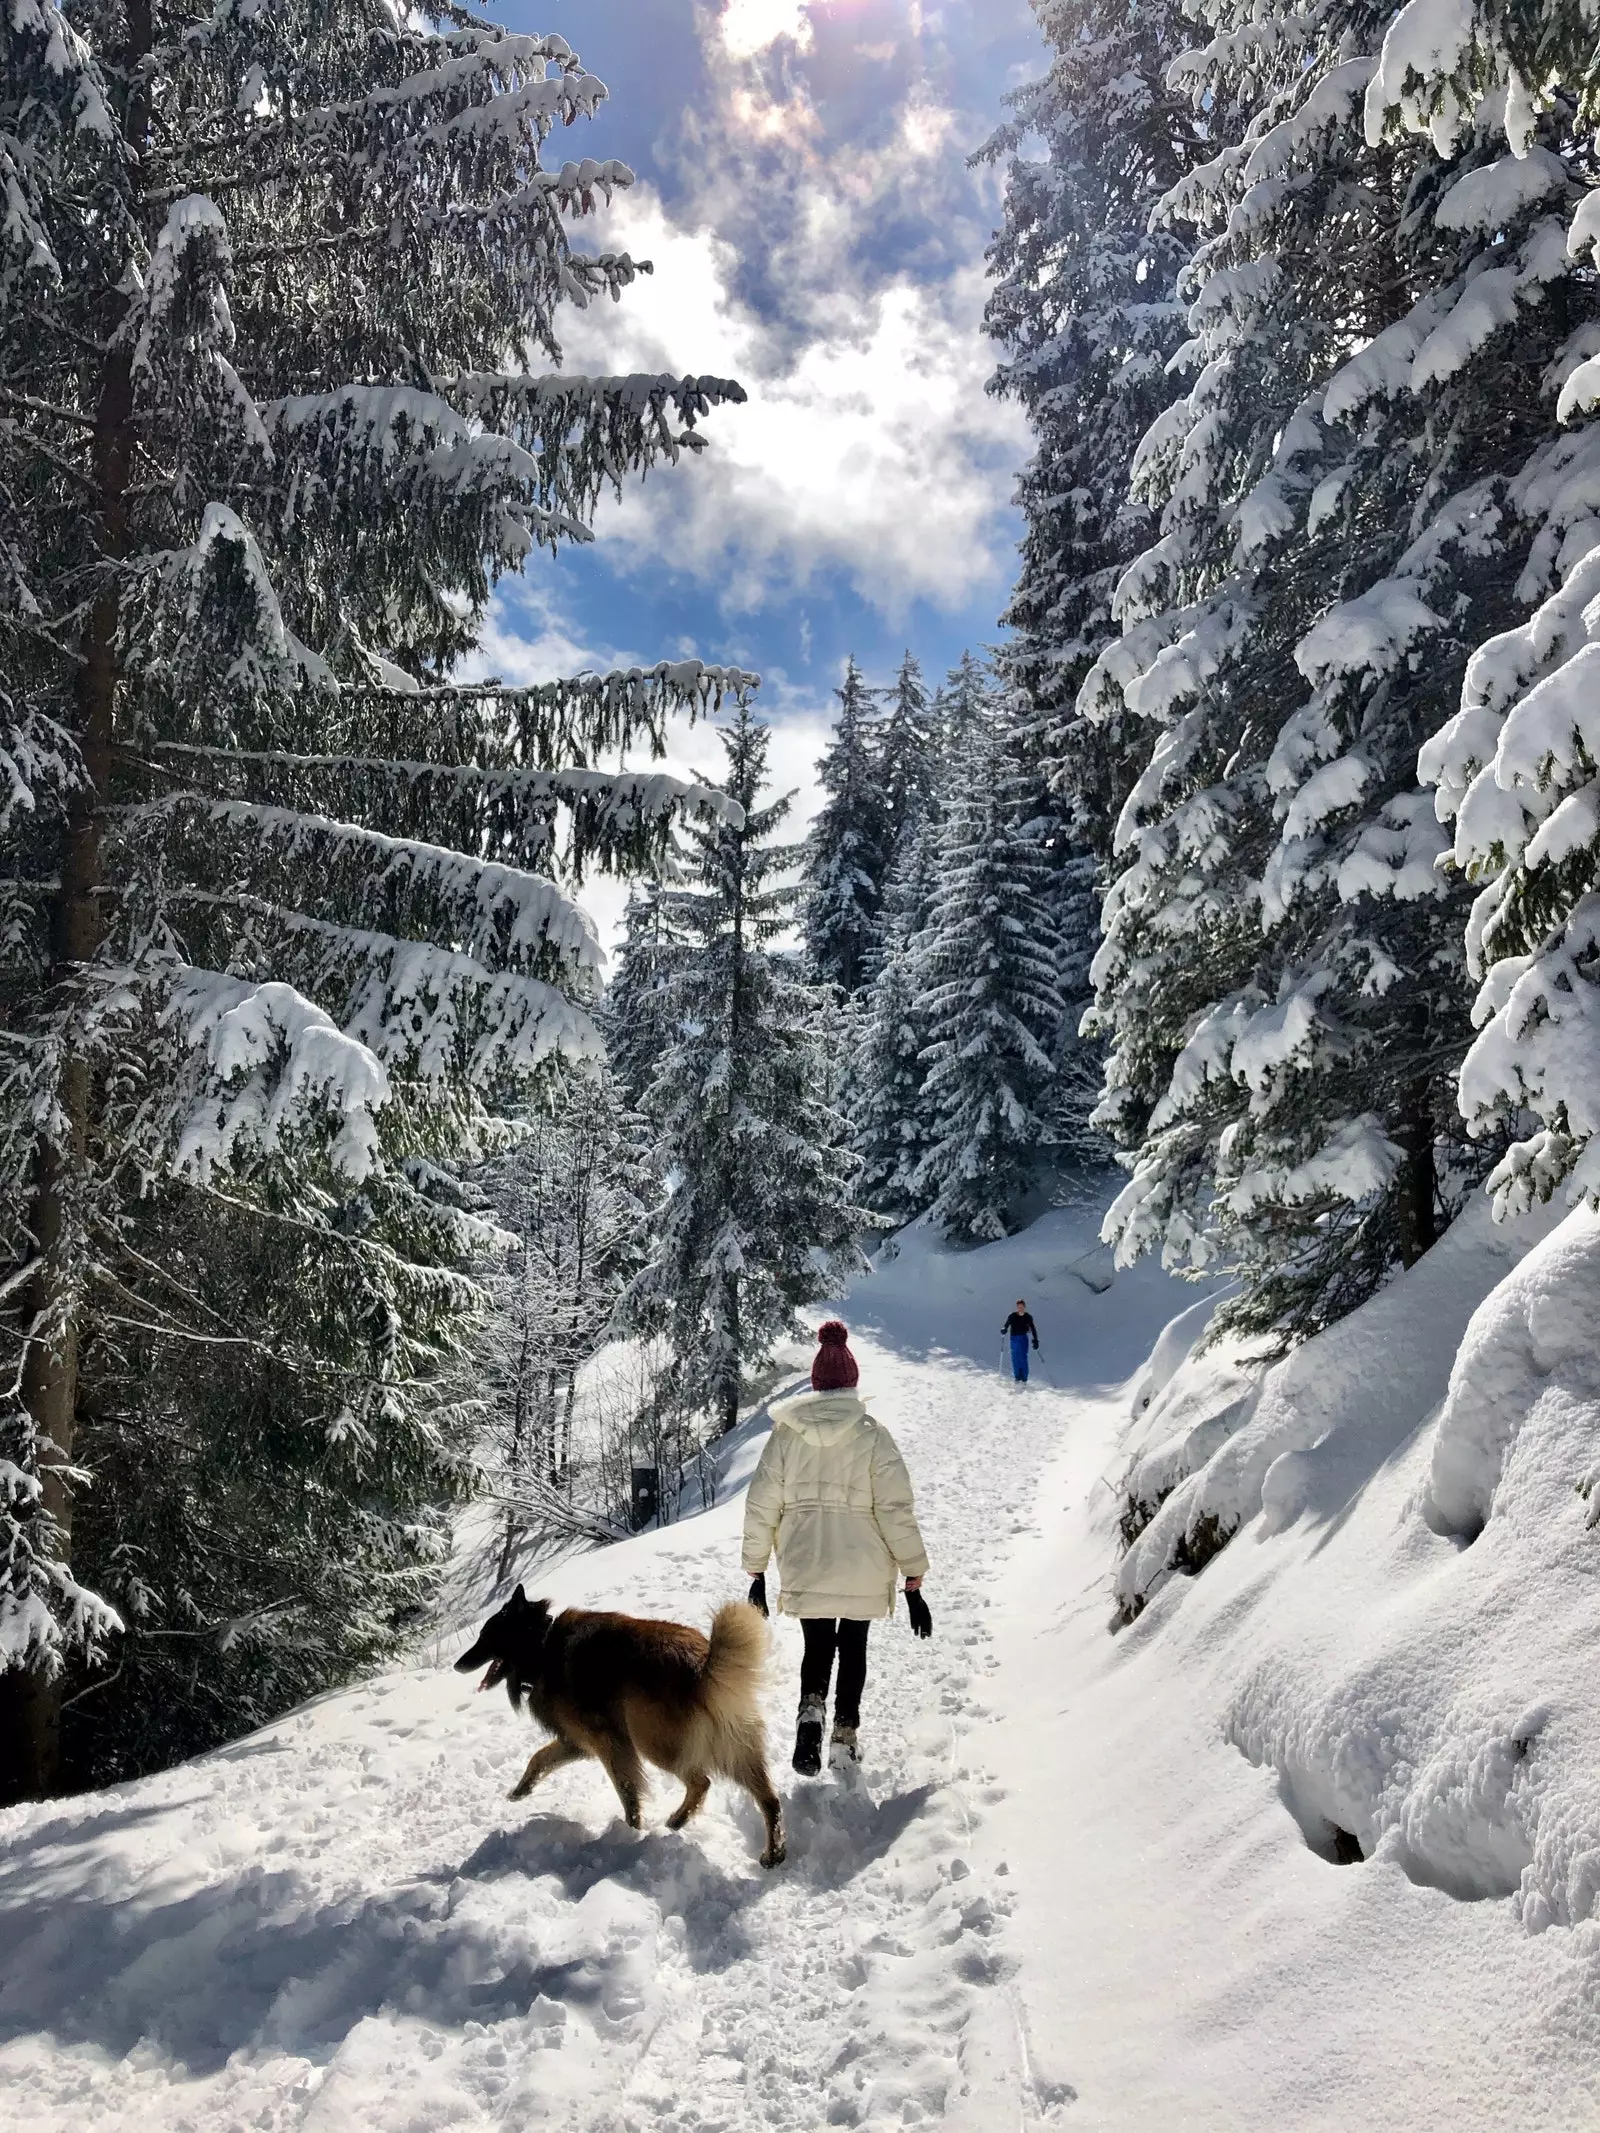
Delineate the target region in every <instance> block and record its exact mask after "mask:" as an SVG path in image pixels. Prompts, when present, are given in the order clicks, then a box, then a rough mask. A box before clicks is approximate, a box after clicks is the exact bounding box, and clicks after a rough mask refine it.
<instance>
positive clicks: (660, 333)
mask: <svg viewBox="0 0 1600 2133" xmlns="http://www.w3.org/2000/svg"><path fill="white" fill-rule="evenodd" d="M909 116H910V107H908V123H909ZM918 123H919V124H920V123H923V122H922V121H918ZM922 138H923V139H925V138H926V135H924V136H923V137H922ZM907 152H908V153H920V152H924V151H923V149H922V147H921V143H920V141H919V143H918V145H917V147H916V148H912V147H911V146H910V144H909V143H908V144H907ZM808 206H809V207H810V209H811V210H812V212H813V214H814V216H815V218H816V226H815V227H814V228H813V230H812V231H811V233H810V242H811V248H812V249H813V250H816V249H820V250H822V251H824V252H826V251H827V250H828V249H830V233H829V231H828V229H827V227H826V224H827V221H828V219H829V212H830V211H829V207H828V204H827V202H826V200H825V199H824V198H822V197H813V198H812V199H811V200H810V201H809V202H808ZM603 241H604V242H605V243H606V244H607V245H612V244H616V245H620V246H625V247H626V248H627V249H628V250H629V251H632V252H634V253H635V254H636V255H638V256H641V257H644V258H649V259H651V260H652V261H653V262H654V266H655V272H654V274H653V276H651V277H649V278H648V279H645V280H642V281H639V282H636V283H635V284H634V285H633V287H632V288H631V289H630V290H629V291H628V292H627V294H626V296H625V297H624V299H623V302H622V304H621V306H620V307H616V308H613V307H612V306H610V305H604V306H595V307H594V308H592V309H591V310H590V311H588V312H587V313H584V314H580V315H579V316H578V317H577V318H576V319H575V321H574V323H573V324H572V325H571V326H569V328H568V331H567V345H568V360H569V362H572V363H574V364H576V365H578V366H579V367H582V368H587V369H606V370H647V371H650V370H665V371H672V372H674V373H681V372H683V371H685V370H694V371H712V372H716V373H718V374H720V375H723V376H731V377H736V378H738V379H739V380H740V382H741V383H742V384H743V385H744V386H745V388H746V390H747V391H748V393H749V395H750V399H749V403H748V404H747V405H746V406H744V407H740V408H728V409H721V410H718V411H717V412H716V413H715V414H714V415H713V417H712V418H711V419H710V421H709V422H708V424H707V429H706V434H707V436H708V437H709V438H710V440H711V443H710V448H709V450H707V451H706V452H705V453H703V454H702V455H701V456H700V458H699V459H698V461H697V462H696V463H695V464H694V465H692V466H687V467H683V468H680V469H677V470H675V471H674V472H672V473H670V474H668V475H667V476H666V477H665V478H664V479H662V480H659V481H652V482H650V483H647V484H646V485H644V486H643V487H642V488H635V489H632V490H630V491H629V492H628V493H627V495H626V496H625V498H624V501H623V503H622V504H621V505H620V507H616V508H607V510H606V511H605V512H604V514H603V517H602V519H601V520H600V522H599V525H598V529H597V530H598V531H599V532H600V535H601V537H602V538H603V539H605V540H607V541H608V542H609V543H610V544H611V545H612V548H613V550H614V551H615V550H616V549H618V548H620V549H621V550H623V551H624V561H626V559H627V556H628V555H629V554H631V556H633V557H635V558H639V559H643V558H645V557H653V558H656V559H658V560H659V559H663V558H670V560H671V562H672V563H673V564H674V566H675V567H677V568H679V569H683V570H687V571H690V572H692V573H693V574H695V575H696V576H699V577H701V578H703V579H705V580H706V581H707V582H708V584H714V585H715V586H716V588H717V590H718V593H719V595H720V597H721V598H722V599H723V600H724V601H726V602H727V603H728V604H730V605H732V606H735V607H737V606H751V605H754V604H755V603H756V602H758V601H760V600H762V599H766V598H770V597H772V596H773V595H774V594H778V593H782V592H786V591H789V592H792V591H799V590H800V589H802V588H804V587H805V586H807V585H809V584H810V583H811V582H812V581H813V579H814V578H815V577H816V576H817V574H818V573H819V572H823V571H827V570H831V569H840V570H843V571H844V573H845V574H846V575H847V577H848V578H849V580H850V582H851V583H852V585H853V586H854V588H855V590H856V591H857V592H858V593H859V594H860V595H861V597H862V598H863V599H864V600H866V601H867V602H869V603H870V604H871V605H873V606H875V607H877V608H879V609H880V610H881V611H883V612H884V613H886V614H888V615H890V616H892V617H896V618H898V617H899V616H900V615H901V614H903V613H904V611H905V609H906V608H907V607H908V606H909V604H910V603H911V601H912V600H914V599H924V600H928V601H931V602H933V603H934V604H936V605H938V606H940V607H944V608H947V609H954V608H958V607H961V606H963V605H965V604H966V603H967V601H968V600H969V599H970V598H971V597H972V594H973V592H974V590H975V588H976V586H978V585H981V584H982V583H983V582H984V581H985V580H993V581H994V582H995V583H996V584H997V585H998V583H999V582H1000V581H1001V579H1002V578H1003V575H1004V573H1005V572H1006V571H1007V570H1008V569H1009V568H1010V563H1011V538H1012V536H1011V532H1010V529H1009V527H1008V526H1007V525H1005V523H1004V521H1003V520H1002V519H1001V517H1000V514H1001V512H1002V510H1003V507H1004V506H1005V503H1006V501H1007V498H1008V496H1009V493H1010V489H1011V484H1012V479H1013V470H1014V469H1015V468H1016V467H1017V466H1018V465H1019V464H1020V463H1021V459H1022V456H1023V455H1024V453H1025V452H1026V448H1027V445H1026V433H1025V430H1024V428H1023V425H1022V422H1021V418H1020V416H1019V415H1018V414H1017V413H1016V411H1015V410H1014V409H1013V408H1012V407H1011V406H1010V405H1008V404H1004V403H997V402H995V401H994V400H992V399H990V398H989V397H988V395H987V394H986V393H985V391H984V381H985V379H986V378H987V376H988V375H989V372H990V370H991V369H992V367H993V352H992V350H991V349H990V347H989V345H988V343H987V342H986V340H985V339H984V338H983V336H982V332H981V327H980V317H981V311H982V303H983V280H982V270H981V267H980V266H979V265H978V264H977V263H974V264H973V265H971V266H970V267H968V268H966V269H965V270H963V271H961V272H958V273H956V274H953V275H951V276H949V277H947V278H945V279H943V280H940V281H936V282H931V283H919V282H917V281H915V280H913V279H912V278H911V277H910V276H902V277H897V278H891V279H889V280H888V281H887V282H886V283H885V284H884V285H882V286H881V287H879V288H878V289H876V290H873V291H871V292H860V291H856V292H851V291H849V290H846V289H841V288H834V289H829V288H827V287H826V285H824V287H823V288H822V289H821V291H820V292H819V293H818V294H816V295H815V296H814V297H811V298H809V299H808V304H807V308H808V310H809V311H810V313H811V329H812V330H811V331H810V332H809V333H800V334H796V333H794V332H792V331H787V330H785V329H784V328H782V327H780V326H778V325H777V324H774V323H772V322H769V321H767V320H765V319H763V318H762V317H761V316H760V315H759V314H758V313H757V312H756V310H755V309H754V308H753V306H751V305H750V304H748V303H746V302H745V301H743V300H742V299H741V298H740V297H739V295H738V294H737V293H736V291H735V282H736V274H737V261H736V260H735V258H734V255H733V254H732V251H731V249H730V248H729V247H728V246H727V245H726V244H724V243H723V242H721V241H720V240H719V239H718V238H717V237H716V236H714V235H713V234H712V233H711V232H710V231H709V230H708V229H705V228H696V229H691V228H684V227H681V226H680V225H679V224H677V223H676V222H674V221H673V220H672V219H671V217H670V216H669V215H668V213H667V211H666V209H665V208H664V207H663V205H662V202H661V200H660V199H659V197H658V196H657V195H656V194H655V193H653V192H652V191H650V190H649V189H648V188H645V187H640V188H638V189H637V190H636V191H635V192H633V193H632V194H631V195H628V196H626V197H624V198H622V199H619V201H618V202H617V204H616V206H615V207H614V208H613V210H612V211H611V216H610V218H609V227H608V228H607V229H606V230H605V232H604V233H603Z"/></svg>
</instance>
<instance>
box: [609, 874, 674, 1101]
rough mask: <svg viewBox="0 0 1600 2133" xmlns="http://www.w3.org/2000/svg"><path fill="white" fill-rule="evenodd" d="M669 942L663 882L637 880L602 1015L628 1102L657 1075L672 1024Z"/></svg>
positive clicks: (639, 1095)
mask: <svg viewBox="0 0 1600 2133" xmlns="http://www.w3.org/2000/svg"><path fill="white" fill-rule="evenodd" d="M669 947H670V940H669V935H668V931H667V922H666V912H665V906H664V902H663V896H662V885H661V883H660V882H659V881H655V880H649V881H643V882H637V883H635V884H634V886H633V887H632V888H631V889H630V890H629V892H628V902H627V906H626V908H625V910H624V912H623V922H622V942H621V945H620V946H619V947H618V949H617V969H616V976H615V977H613V978H612V980H611V982H610V983H609V984H608V985H607V987H606V992H605V1000H604V1004H603V1006H602V1009H601V1015H600V1024H601V1028H602V1030H603V1031H604V1033H605V1041H606V1062H607V1064H608V1066H609V1068H610V1070H611V1073H612V1074H613V1076H614V1077H615V1079H616V1083H617V1087H618V1089H619V1090H620V1091H621V1093H622V1097H623V1100H624V1102H626V1103H628V1104H630V1105H632V1106H633V1107H634V1108H637V1107H638V1105H639V1104H641V1103H642V1102H643V1100H644V1092H645V1090H646V1089H647V1088H649V1086H650V1084H651V1082H652V1081H653V1080H654V1079H655V1076H656V1070H657V1068H658V1067H659V1066H660V1064H661V1055H662V1053H663V1051H664V1050H665V1049H666V1044H667V1039H668V1036H669V1034H670V1030H671V998H670V987H669V982H668V976H667V963H668V956H669Z"/></svg>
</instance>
